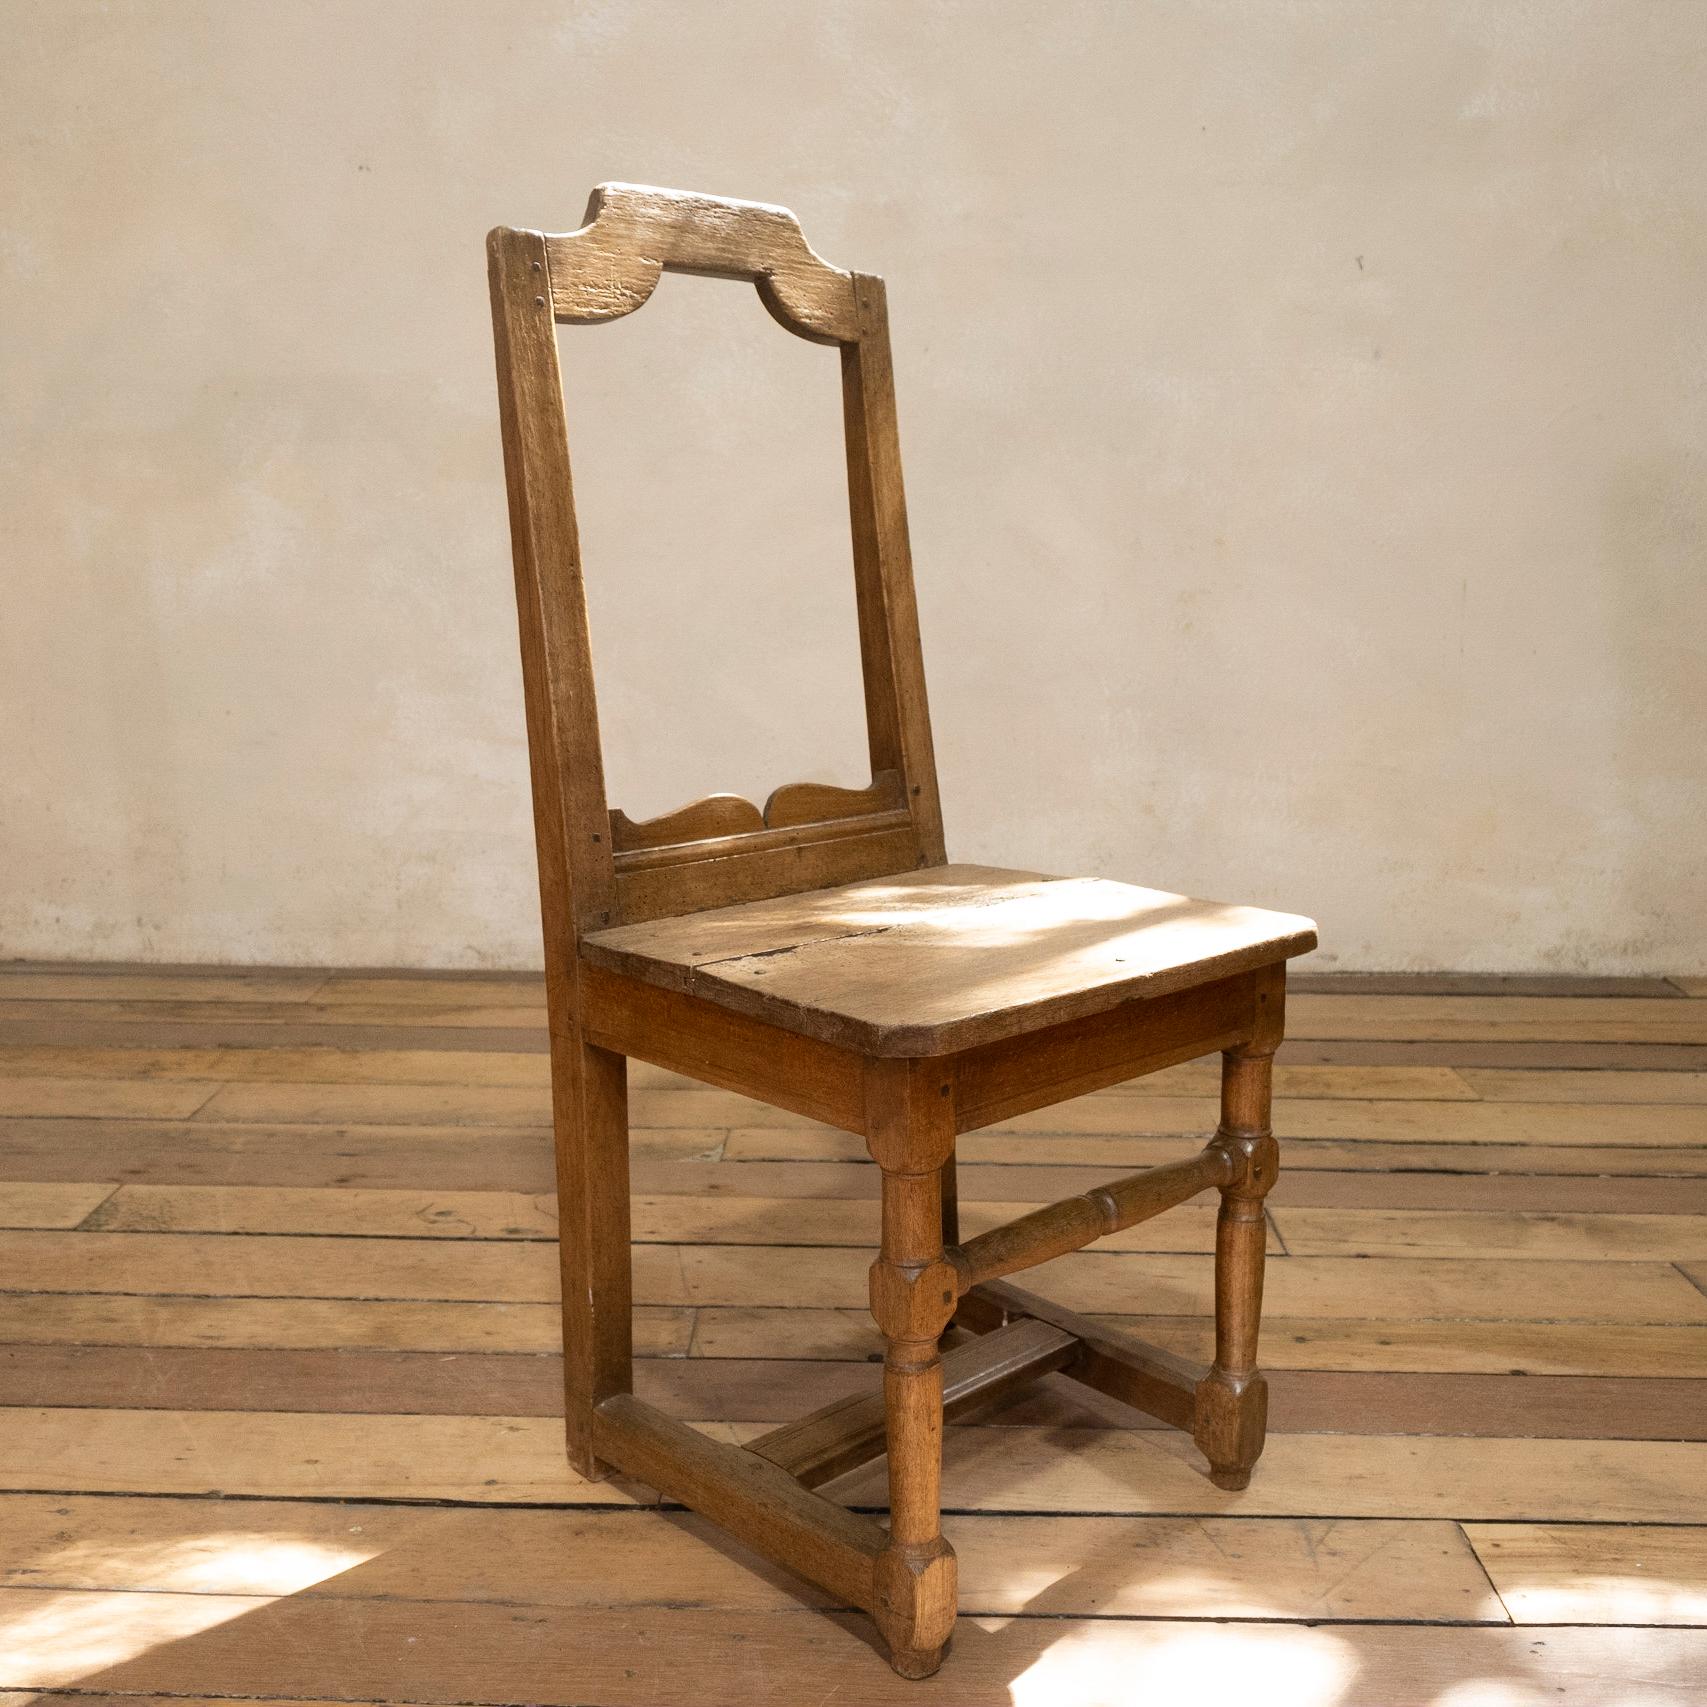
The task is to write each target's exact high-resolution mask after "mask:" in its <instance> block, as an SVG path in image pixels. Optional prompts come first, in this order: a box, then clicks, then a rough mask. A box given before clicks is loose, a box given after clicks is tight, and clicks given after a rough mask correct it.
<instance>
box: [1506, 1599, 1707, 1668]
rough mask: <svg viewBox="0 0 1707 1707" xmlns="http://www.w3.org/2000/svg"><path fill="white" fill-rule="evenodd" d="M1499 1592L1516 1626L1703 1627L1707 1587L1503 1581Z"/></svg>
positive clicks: (1706, 1618)
mask: <svg viewBox="0 0 1707 1707" xmlns="http://www.w3.org/2000/svg"><path fill="white" fill-rule="evenodd" d="M1500 1594H1501V1596H1502V1597H1503V1598H1504V1600H1505V1602H1506V1604H1507V1605H1508V1606H1509V1607H1510V1608H1511V1613H1512V1617H1513V1618H1515V1619H1516V1620H1517V1622H1518V1623H1519V1624H1707V1586H1704V1585H1703V1584H1701V1583H1682V1582H1672V1581H1669V1580H1667V1579H1666V1578H1664V1577H1637V1576H1622V1575H1618V1574H1616V1573H1608V1574H1607V1575H1605V1576H1589V1575H1586V1574H1585V1575H1582V1576H1576V1577H1567V1578H1563V1579H1561V1578H1558V1577H1549V1578H1547V1579H1546V1580H1544V1581H1541V1582H1532V1583H1526V1582H1524V1581H1522V1580H1521V1579H1519V1580H1517V1581H1515V1582H1507V1581H1505V1580H1503V1579H1502V1580H1501V1582H1500ZM1704 1693H1707V1689H1704Z"/></svg>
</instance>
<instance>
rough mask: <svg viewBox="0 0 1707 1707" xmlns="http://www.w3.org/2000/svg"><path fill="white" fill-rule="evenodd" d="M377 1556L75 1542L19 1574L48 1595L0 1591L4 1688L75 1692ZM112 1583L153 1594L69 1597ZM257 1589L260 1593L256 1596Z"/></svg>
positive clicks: (222, 1544)
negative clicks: (134, 1584) (118, 1580)
mask: <svg viewBox="0 0 1707 1707" xmlns="http://www.w3.org/2000/svg"><path fill="white" fill-rule="evenodd" d="M377 1551H378V1549H375V1548H368V1547H363V1546H361V1545H359V1544H352V1545H339V1546H328V1545H326V1544H325V1543H324V1542H320V1541H309V1540H301V1539H295V1538H289V1537H286V1538H280V1537H279V1536H277V1535H262V1534H251V1533H248V1532H245V1531H215V1532H213V1533H210V1534H207V1535H198V1536H194V1537H191V1538H188V1539H178V1540H173V1541H168V1542H147V1543H129V1544H127V1543H125V1542H122V1541H120V1542H113V1541H100V1540H92V1541H79V1542H73V1543H71V1544H70V1545H68V1546H65V1547H61V1548H57V1549H55V1550H54V1551H53V1552H51V1553H47V1554H44V1555H43V1556H42V1557H41V1558H40V1559H39V1560H37V1561H35V1562H34V1563H33V1564H32V1565H31V1566H30V1568H29V1570H28V1572H27V1573H20V1575H21V1576H22V1575H26V1574H27V1576H29V1577H34V1578H37V1579H45V1580H46V1581H47V1582H49V1583H51V1584H52V1585H53V1586H52V1587H43V1588H33V1587H13V1588H10V1589H7V1590H4V1591H0V1654H3V1655H4V1656H5V1660H4V1664H5V1672H6V1675H5V1677H4V1678H3V1679H0V1682H3V1683H5V1684H28V1685H30V1686H33V1687H36V1688H51V1687H54V1686H56V1685H57V1686H64V1685H68V1684H73V1683H76V1682H77V1681H78V1680H79V1679H82V1678H87V1677H89V1676H90V1675H91V1674H92V1673H95V1672H99V1671H102V1670H105V1669H106V1668H107V1667H110V1666H115V1665H120V1664H122V1663H123V1662H125V1661H126V1660H132V1659H135V1658H136V1657H137V1655H139V1654H142V1653H146V1652H147V1651H148V1650H149V1649H150V1648H153V1647H158V1646H159V1645H160V1644H162V1643H164V1642H176V1641H180V1640H182V1639H183V1638H184V1637H186V1636H195V1635H199V1634H201V1633H202V1632H203V1631H205V1630H211V1629H213V1628H214V1627H215V1626H216V1625H219V1624H224V1623H226V1622H228V1621H229V1620H231V1619H233V1618H241V1617H243V1616H244V1615H245V1614H247V1613H250V1612H254V1611H257V1610H258V1609H260V1608H261V1607H265V1606H270V1605H272V1604H273V1602H274V1601H276V1600H278V1599H280V1598H282V1597H283V1596H285V1595H289V1594H294V1593H296V1592H297V1591H298V1590H299V1589H304V1588H308V1587H310V1586H312V1585H313V1584H315V1583H318V1582H324V1581H325V1580H326V1579H327V1578H328V1577H335V1576H337V1575H338V1574H339V1573H340V1572H343V1571H347V1570H349V1569H351V1568H352V1567H353V1566H355V1565H359V1564H362V1563H364V1562H365V1561H366V1560H368V1559H371V1558H373V1557H374V1556H375V1553H376V1552H377ZM114 1575H122V1576H124V1577H125V1578H126V1579H128V1580H131V1581H138V1582H146V1583H147V1584H148V1585H149V1587H148V1588H147V1589H146V1590H140V1591H139V1590H126V1591H111V1590H98V1589H83V1588H77V1587H67V1585H68V1584H73V1585H74V1584H77V1583H80V1582H90V1583H100V1582H102V1581H107V1582H110V1581H111V1580H112V1579H113V1577H114ZM257 1587H261V1588H263V1592H262V1593H259V1594H257V1593H254V1592H252V1591H253V1590H254V1589H255V1588H257ZM246 1591H247V1592H246Z"/></svg>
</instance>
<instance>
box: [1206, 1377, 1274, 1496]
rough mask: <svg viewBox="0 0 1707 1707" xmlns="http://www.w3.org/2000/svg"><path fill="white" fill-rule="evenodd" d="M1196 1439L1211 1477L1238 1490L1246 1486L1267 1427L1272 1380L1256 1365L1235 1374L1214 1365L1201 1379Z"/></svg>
mask: <svg viewBox="0 0 1707 1707" xmlns="http://www.w3.org/2000/svg"><path fill="white" fill-rule="evenodd" d="M1192 1410H1193V1414H1192V1427H1191V1434H1192V1439H1193V1440H1195V1441H1196V1442H1197V1449H1198V1451H1200V1452H1201V1453H1202V1454H1203V1456H1204V1457H1205V1458H1207V1459H1208V1460H1209V1479H1210V1481H1212V1482H1213V1483H1214V1484H1215V1486H1216V1487H1218V1488H1226V1489H1228V1490H1230V1491H1232V1492H1237V1491H1238V1490H1239V1489H1240V1488H1244V1487H1248V1486H1249V1485H1250V1480H1251V1470H1252V1467H1253V1466H1254V1465H1255V1464H1256V1461H1257V1460H1258V1459H1259V1458H1260V1457H1261V1456H1262V1449H1263V1439H1264V1437H1265V1435H1266V1434H1267V1432H1268V1383H1267V1382H1266V1381H1265V1380H1264V1379H1263V1378H1262V1376H1261V1374H1260V1373H1258V1372H1257V1371H1255V1370H1253V1371H1252V1372H1251V1373H1250V1374H1248V1375H1245V1376H1231V1375H1228V1374H1226V1373H1225V1372H1224V1371H1222V1370H1218V1369H1211V1370H1210V1372H1209V1373H1208V1374H1207V1375H1206V1376H1205V1377H1204V1378H1203V1379H1202V1380H1201V1381H1200V1382H1198V1384H1197V1392H1196V1394H1195V1403H1194V1405H1193V1407H1192Z"/></svg>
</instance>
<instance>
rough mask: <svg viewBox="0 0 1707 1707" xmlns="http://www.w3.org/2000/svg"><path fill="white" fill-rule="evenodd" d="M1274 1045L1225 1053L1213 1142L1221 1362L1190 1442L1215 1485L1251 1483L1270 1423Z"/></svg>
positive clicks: (1205, 1386)
mask: <svg viewBox="0 0 1707 1707" xmlns="http://www.w3.org/2000/svg"><path fill="white" fill-rule="evenodd" d="M1273 1066H1274V1051H1273V1046H1272V1044H1271V1045H1269V1046H1268V1048H1267V1049H1259V1048H1256V1047H1252V1046H1247V1047H1245V1048H1242V1049H1230V1050H1228V1051H1227V1052H1226V1054H1225V1055H1224V1056H1223V1057H1222V1067H1221V1125H1220V1128H1219V1130H1218V1131H1217V1132H1216V1134H1215V1138H1214V1144H1215V1147H1216V1148H1218V1149H1220V1150H1221V1151H1222V1152H1223V1153H1224V1155H1225V1156H1226V1160H1227V1179H1226V1181H1225V1183H1223V1185H1222V1187H1221V1210H1220V1214H1219V1215H1218V1216H1217V1218H1216V1223H1215V1362H1214V1364H1213V1365H1212V1366H1211V1368H1210V1371H1209V1373H1208V1375H1206V1376H1205V1377H1204V1378H1203V1380H1202V1381H1200V1382H1199V1383H1198V1385H1197V1391H1196V1403H1195V1408H1194V1412H1193V1419H1192V1438H1193V1439H1195V1440H1196V1442H1197V1444H1198V1447H1199V1449H1200V1450H1201V1451H1202V1453H1203V1455H1204V1457H1206V1458H1207V1459H1208V1460H1209V1465H1210V1469H1209V1479H1210V1480H1211V1481H1212V1482H1213V1483H1214V1484H1215V1485H1216V1487H1218V1488H1229V1489H1238V1488H1243V1487H1245V1486H1246V1485H1247V1484H1248V1483H1249V1482H1250V1479H1251V1468H1252V1466H1253V1465H1254V1464H1255V1463H1256V1461H1257V1459H1258V1458H1259V1457H1260V1456H1261V1455H1262V1448H1263V1436H1264V1433H1265V1432H1266V1429H1267V1426H1268V1383H1267V1382H1266V1381H1265V1380H1264V1379H1263V1377H1262V1375H1261V1373H1260V1372H1259V1371H1258V1369H1257V1330H1258V1328H1259V1326H1260V1324H1261V1321H1262V1276H1263V1253H1264V1249H1265V1247H1266V1245H1267V1242H1268V1221H1267V1216H1266V1214H1265V1212H1264V1208H1263V1199H1264V1198H1265V1197H1267V1195H1268V1192H1269V1188H1270V1187H1271V1186H1272V1185H1273V1184H1274V1181H1275V1175H1276V1173H1277V1172H1278V1171H1279V1166H1280V1155H1279V1147H1278V1146H1277V1145H1276V1144H1275V1141H1274V1135H1273V1133H1272V1132H1271V1131H1270V1127H1269V1120H1270V1114H1269V1104H1270V1097H1271V1084H1272V1077H1273Z"/></svg>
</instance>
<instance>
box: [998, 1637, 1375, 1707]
mask: <svg viewBox="0 0 1707 1707" xmlns="http://www.w3.org/2000/svg"><path fill="white" fill-rule="evenodd" d="M1356 1670H1357V1659H1356V1656H1355V1655H1354V1654H1353V1652H1352V1650H1351V1649H1350V1647H1349V1646H1348V1645H1347V1644H1346V1643H1345V1642H1343V1641H1341V1640H1340V1639H1339V1638H1338V1637H1337V1636H1333V1635H1330V1634H1329V1633H1328V1632H1327V1631H1325V1630H1301V1629H1298V1628H1297V1627H1296V1626H1294V1627H1291V1628H1286V1629H1271V1630H1267V1629H1232V1628H1229V1627H1228V1626H1226V1625H1224V1624H1206V1625H1202V1626H1199V1627H1195V1628H1192V1629H1185V1630H1182V1629H1179V1628H1178V1627H1171V1628H1166V1629H1164V1628H1160V1627H1155V1626H1151V1627H1149V1628H1144V1627H1141V1626H1133V1625H1127V1626H1125V1627H1124V1628H1123V1629H1122V1630H1121V1631H1120V1632H1119V1635H1118V1636H1117V1637H1116V1638H1115V1639H1114V1640H1110V1633H1109V1632H1107V1631H1091V1632H1088V1633H1085V1634H1075V1635H1071V1636H1063V1637H1062V1638H1061V1639H1060V1640H1059V1641H1057V1642H1055V1643H1053V1644H1052V1645H1051V1646H1050V1647H1049V1648H1048V1649H1047V1650H1045V1652H1044V1653H1043V1654H1041V1655H1040V1656H1039V1657H1038V1659H1037V1660H1036V1661H1035V1662H1034V1663H1033V1664H1032V1665H1031V1666H1029V1667H1028V1668H1027V1669H1026V1670H1025V1671H1023V1672H1021V1673H1020V1675H1019V1676H1018V1677H1016V1678H1015V1679H1014V1681H1013V1683H1012V1685H1011V1686H1010V1699H1011V1701H1012V1703H1013V1707H1131V1704H1132V1703H1133V1702H1134V1701H1136V1700H1146V1701H1156V1702H1172V1701H1189V1702H1191V1703H1192V1704H1193V1707H1249V1703H1250V1702H1251V1701H1252V1700H1253V1699H1257V1698H1258V1697H1257V1695H1256V1694H1254V1693H1253V1691H1256V1690H1258V1688H1259V1685H1260V1699H1261V1701H1262V1703H1263V1707H1336V1704H1337V1703H1339V1702H1340V1701H1341V1700H1342V1699H1343V1698H1344V1694H1345V1690H1346V1688H1347V1686H1348V1685H1349V1684H1350V1682H1351V1680H1352V1677H1353V1676H1354V1675H1355V1673H1356Z"/></svg>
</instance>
